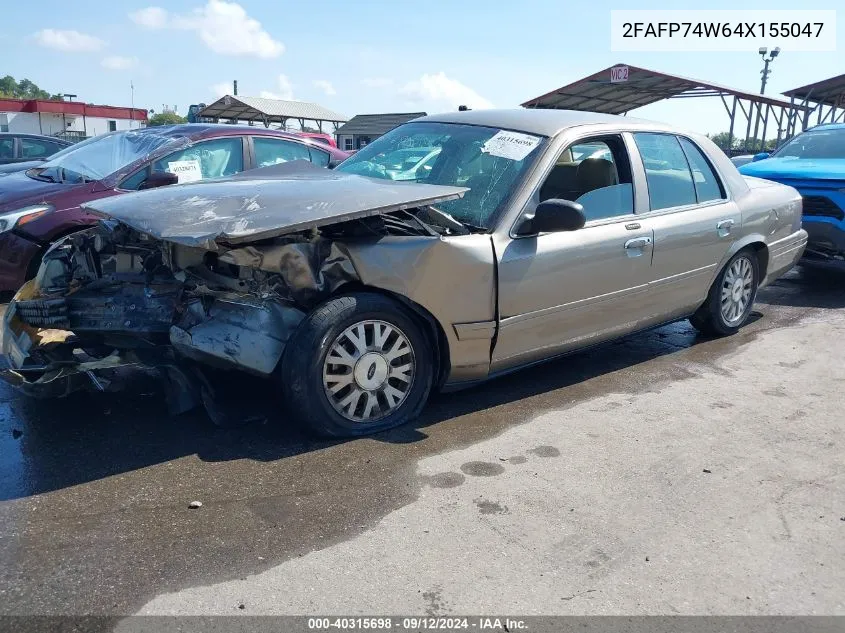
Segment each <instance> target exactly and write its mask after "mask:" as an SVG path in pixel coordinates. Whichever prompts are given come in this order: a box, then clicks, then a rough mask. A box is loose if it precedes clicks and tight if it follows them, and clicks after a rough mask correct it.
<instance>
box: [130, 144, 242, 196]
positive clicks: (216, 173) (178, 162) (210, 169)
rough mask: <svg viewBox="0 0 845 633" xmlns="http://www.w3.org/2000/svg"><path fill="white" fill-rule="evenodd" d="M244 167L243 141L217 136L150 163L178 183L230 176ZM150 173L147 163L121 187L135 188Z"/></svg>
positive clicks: (154, 169)
mask: <svg viewBox="0 0 845 633" xmlns="http://www.w3.org/2000/svg"><path fill="white" fill-rule="evenodd" d="M243 169H244V153H243V141H242V140H241V138H240V137H239V136H231V137H226V138H217V139H213V140H210V141H203V142H201V143H196V144H194V145H191V146H190V147H186V148H184V149H180V150H179V151H177V152H173V153H172V154H169V155H168V156H165V157H164V158H160V159H158V160H157V161H156V162H154V163H153V164H152V171H169V172H171V173H174V174H176V175H177V177H178V178H179V182H180V183H183V182H193V181H196V180H205V179H206V178H221V177H223V176H232V175H234V174H237V173H239V172H242V171H243ZM149 175H150V166H149V165H148V166H146V167H144V168H142V169H140V170H139V171H136V172H135V173H134V174H132V175H131V176H129V177H128V178H126V179H125V180H124V181H123V182H122V183H121V184H120V188H121V189H125V190H126V189H128V190H136V189H138V187H139V186H140V185H141V183H142V182H144V180H146V178H147V177H148V176H149Z"/></svg>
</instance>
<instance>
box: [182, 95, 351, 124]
mask: <svg viewBox="0 0 845 633" xmlns="http://www.w3.org/2000/svg"><path fill="white" fill-rule="evenodd" d="M198 116H201V117H209V118H216V119H233V120H234V119H238V120H241V121H258V122H261V123H263V124H264V125H267V126H269V124H270V123H282V124H284V123H285V122H287V120H288V119H296V120H298V121H299V122H300V126H302V127H304V122H305V121H316V122H317V123H318V124H319V127H320V129H321V130H322V123H323V122H324V121H327V122H329V123H334V125H335V127H337V126H338V125H339V124H340V123H344V122H346V121H347V120H348V119H347V117H345V116H343V115H342V114H340V113H338V112H334V111H332V110H329V109H328V108H324V107H323V106H321V105H318V104H316V103H309V102H307V101H286V100H284V99H265V98H264V97H242V96H240V95H226V96H224V97H220V98H219V99H218V100H217V101H215V102H214V103H212V104H209V105H207V106H206V107H204V108H203V109H202V110H201V111H200V112H199V113H198Z"/></svg>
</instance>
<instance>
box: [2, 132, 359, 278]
mask: <svg viewBox="0 0 845 633" xmlns="http://www.w3.org/2000/svg"><path fill="white" fill-rule="evenodd" d="M347 156H348V154H347V153H346V152H342V151H340V150H338V149H337V148H334V147H330V146H328V145H325V144H324V143H320V142H318V141H315V140H312V139H309V138H303V137H301V136H298V135H296V134H292V133H287V132H282V131H279V130H269V129H264V128H258V127H248V126H236V125H207V124H198V123H195V124H188V125H174V126H168V127H151V128H145V129H140V130H131V131H124V132H113V133H111V134H105V135H103V136H98V137H95V138H92V139H89V140H87V141H83V142H82V143H78V144H76V145H73V146H71V147H69V148H67V149H65V150H62V151H61V152H59V153H58V154H56V155H55V156H53V157H52V158H51V159H50V160H48V161H46V162H44V163H42V164H40V165H39V166H38V167H36V168H33V169H29V170H27V171H25V172H16V173H11V174H3V175H0V291H8V290H17V289H18V287H20V286H21V285H22V284H23V282H24V281H26V279H28V278H30V277H32V276H34V275H35V273H36V272H37V271H38V265H39V263H40V261H41V255H42V254H43V253H44V250H45V249H46V248H47V247H48V246H49V245H50V243H51V242H53V241H55V240H56V239H58V238H60V237H63V236H65V235H67V234H69V233H73V232H74V231H78V230H80V229H82V228H85V227H86V226H88V225H91V224H94V223H95V222H96V220H97V218H96V216H94V215H92V214H91V213H89V212H86V211H84V210H82V209H80V207H79V205H80V204H82V203H83V202H88V201H90V200H95V199H97V198H103V197H106V196H114V195H118V194H121V193H126V192H129V191H136V190H138V189H150V188H152V187H160V186H163V185H169V184H174V183H177V182H191V181H193V180H200V179H206V178H219V177H221V176H231V175H232V174H235V173H238V172H241V171H245V170H247V169H253V168H257V167H266V166H267V165H275V164H277V163H283V162H288V161H292V160H308V161H310V162H312V163H315V164H317V165H320V166H322V167H329V168H331V167H334V166H335V165H336V164H338V163H340V162H341V161H342V160H343V159H345V158H346V157H347Z"/></svg>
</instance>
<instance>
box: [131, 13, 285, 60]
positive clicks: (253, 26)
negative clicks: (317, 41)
mask: <svg viewBox="0 0 845 633" xmlns="http://www.w3.org/2000/svg"><path fill="white" fill-rule="evenodd" d="M129 18H130V19H131V20H132V21H133V22H135V23H136V24H138V25H140V26H143V27H146V28H149V29H164V28H171V29H180V30H183V31H194V32H195V33H196V34H197V35H198V36H199V38H200V39H201V40H202V41H203V42H204V43H205V45H206V46H208V48H210V49H211V50H213V51H214V52H215V53H220V54H221V55H252V56H255V57H263V58H272V57H278V56H279V55H281V54H282V53H284V52H285V46H284V44H282V43H281V42H279V41H278V40H274V39H273V38H272V37H271V36H270V34H269V33H268V32H267V31H265V30H264V29H263V28H262V26H261V22H259V21H258V20H256V19H254V18H251V17H249V15H247V12H246V11H245V10H244V8H243V7H242V6H241V5H239V4H237V3H235V2H225V1H224V0H208V3H207V4H206V5H205V6H204V7H200V8H198V9H194V10H193V11H192V12H191V13H185V14H176V13H172V14H171V13H168V12H167V11H166V10H164V9H162V8H160V7H147V8H145V9H141V10H140V11H135V12H134V13H130V14H129Z"/></svg>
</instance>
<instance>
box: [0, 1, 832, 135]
mask: <svg viewBox="0 0 845 633" xmlns="http://www.w3.org/2000/svg"><path fill="white" fill-rule="evenodd" d="M839 4H840V3H839V2H833V1H829V0H825V1H820V2H815V3H813V4H812V6H802V7H800V8H812V9H837V8H838V6H837V5H839ZM0 5H2V10H0V14H2V16H3V19H2V20H0V75H6V74H10V75H12V76H13V77H15V78H16V79H22V78H24V77H25V78H28V79H30V80H32V81H33V82H35V83H36V84H38V85H39V86H40V87H41V88H43V89H45V90H48V91H50V92H53V93H71V94H76V95H78V99H79V100H84V101H86V102H89V103H101V104H108V105H126V106H128V105H130V104H131V103H132V101H133V98H134V105H135V106H136V107H143V108H148V109H150V108H152V109H154V110H156V111H160V110H161V109H162V106H163V105H164V104H167V105H168V106H171V107H172V106H176V107H177V110H178V111H179V112H180V113H182V114H185V113H186V112H187V109H188V106H189V105H191V104H193V103H200V102H204V103H211V102H212V101H214V100H215V99H216V98H218V97H219V96H222V95H223V94H226V93H231V82H232V80H233V79H237V80H238V92H239V93H240V94H241V95H250V96H266V97H276V98H284V99H296V100H301V101H313V102H316V103H319V104H321V105H323V106H325V107H327V108H330V109H332V110H335V111H337V112H340V113H342V114H344V115H346V116H348V117H351V116H352V115H354V114H362V113H375V112H417V111H425V112H429V113H434V112H442V111H446V110H452V109H455V108H456V107H457V105H459V104H465V105H468V106H470V107H473V108H481V107H518V106H519V104H520V103H522V102H523V101H526V100H528V99H530V98H531V97H536V96H539V95H541V94H544V93H546V92H549V91H551V90H553V89H555V88H557V87H560V86H563V85H565V84H568V83H570V82H572V81H575V80H577V79H579V78H581V77H584V76H586V75H589V74H592V73H594V72H596V71H598V70H601V69H603V68H605V67H608V66H611V65H613V64H617V63H627V64H631V65H634V66H642V67H645V68H651V69H654V70H660V71H663V72H667V73H674V74H680V75H684V76H687V77H694V78H697V79H702V80H710V81H715V82H718V83H721V84H726V85H728V86H731V87H734V88H738V89H744V90H748V91H751V92H757V91H759V87H760V69H761V68H762V62H761V60H760V56H759V55H758V54H757V51H756V47H751V50H749V51H748V52H730V53H729V52H718V53H716V52H680V53H678V52H676V53H670V54H667V53H641V52H626V53H619V52H612V51H611V47H610V11H611V9H666V8H672V9H699V8H702V6H703V5H702V3H701V2H696V3H691V2H677V1H673V2H663V3H656V2H653V1H651V0H643V1H641V2H636V3H633V2H628V3H625V2H621V1H618V0H617V1H616V2H605V1H604V0H593V1H591V2H578V3H569V2H565V1H564V0H520V1H518V2H517V1H514V0H507V1H504V0H499V1H492V0H487V1H481V0H451V1H449V0H427V1H425V2H419V1H410V0H391V1H390V2H388V1H379V0H357V1H354V2H350V1H349V0H342V1H341V0H323V1H319V2H303V1H302V0H296V1H293V0H236V1H231V2H229V1H225V0H171V1H166V0H149V1H145V0H137V1H136V0H109V1H106V0H73V2H68V0H40V1H39V2H38V3H37V4H34V3H31V2H19V1H14V0H0ZM706 6H707V8H726V9H727V8H738V5H737V4H736V3H735V2H710V3H708V4H707V5H706ZM739 8H742V9H754V10H757V9H759V11H760V19H761V20H764V19H765V11H766V10H767V9H795V8H796V5H795V3H794V2H783V1H781V0H769V1H767V2H755V1H751V0H746V1H745V2H743V3H741V7H739ZM843 15H845V12H843V11H839V14H838V15H837V17H838V18H839V17H842V16H843ZM843 33H845V26H842V27H841V28H839V29H838V34H837V52H836V53H830V52H828V53H819V52H795V51H790V50H788V49H785V50H783V52H782V53H781V55H780V57H778V58H777V59H776V60H775V61H774V62H773V64H772V66H771V70H772V74H771V76H770V78H769V83H768V86H767V89H766V93H767V94H778V93H780V92H781V91H783V90H787V89H789V88H794V87H797V86H801V85H804V84H807V83H811V82H813V81H817V80H820V79H824V78H827V77H830V76H833V75H838V74H842V73H844V72H845V56H843V52H845V35H843ZM130 84H131V85H134V93H133V91H132V90H131V89H130ZM632 114H633V115H635V116H638V117H642V118H649V119H654V120H659V121H665V122H667V123H670V124H674V125H678V126H680V127H682V128H685V129H689V130H693V131H697V132H702V133H715V132H719V131H723V130H726V129H727V127H728V117H727V114H726V112H725V110H724V107H723V106H722V104H721V101H720V100H719V99H718V98H715V99H682V100H671V101H665V102H661V103H658V104H654V105H651V106H646V107H644V108H640V109H638V110H635V111H633V112H632Z"/></svg>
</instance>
